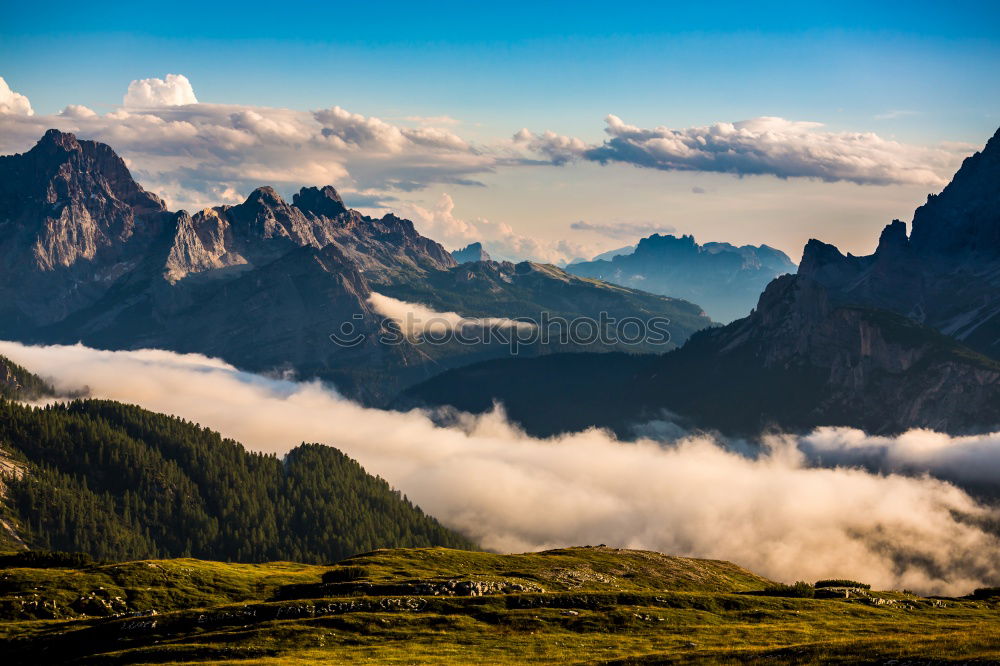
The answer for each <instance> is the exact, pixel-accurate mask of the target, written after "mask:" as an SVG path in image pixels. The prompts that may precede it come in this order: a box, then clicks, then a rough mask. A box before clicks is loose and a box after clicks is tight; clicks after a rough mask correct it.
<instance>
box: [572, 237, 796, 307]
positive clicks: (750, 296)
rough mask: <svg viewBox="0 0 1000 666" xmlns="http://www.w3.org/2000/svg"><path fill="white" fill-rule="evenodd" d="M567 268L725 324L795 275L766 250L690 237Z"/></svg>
mask: <svg viewBox="0 0 1000 666" xmlns="http://www.w3.org/2000/svg"><path fill="white" fill-rule="evenodd" d="M623 250H626V251H625V252H622V250H614V251H613V253H617V254H613V256H610V257H608V258H600V257H598V258H595V260H594V261H585V262H576V263H572V264H569V265H568V266H567V267H566V270H567V271H568V272H570V273H572V274H574V275H580V276H583V277H589V278H596V279H599V280H607V281H608V282H612V283H614V284H620V285H624V286H626V287H633V288H635V289H644V290H646V291H650V292H653V293H654V294H669V295H671V296H677V297H679V298H684V299H687V300H690V301H693V302H695V303H698V304H699V305H701V306H702V307H704V308H705V312H707V313H708V315H709V316H710V317H712V319H714V320H716V321H721V322H730V321H732V320H734V319H737V318H739V317H744V316H746V315H747V313H749V312H750V310H751V309H753V306H754V304H755V303H756V302H757V298H758V297H759V296H760V293H761V292H762V291H763V290H764V287H765V286H767V283H768V282H770V281H771V280H772V279H774V278H775V277H777V276H779V275H784V274H785V273H792V272H794V271H795V264H794V263H792V260H791V259H789V258H788V255H786V254H785V253H784V252H782V251H781V250H776V249H774V248H772V247H768V246H767V245H757V246H754V245H743V246H739V247H737V246H735V245H731V244H730V243H705V244H704V245H699V244H698V243H696V242H695V240H694V236H687V235H685V236H681V237H677V236H672V235H669V234H668V235H660V234H653V235H652V236H649V237H647V238H643V239H642V240H640V241H639V244H638V245H637V246H636V247H635V249H634V250H633V251H631V252H628V251H627V248H623Z"/></svg>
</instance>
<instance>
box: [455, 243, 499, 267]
mask: <svg viewBox="0 0 1000 666" xmlns="http://www.w3.org/2000/svg"><path fill="white" fill-rule="evenodd" d="M451 256H452V257H454V258H455V261H457V262H458V263H460V264H464V263H467V262H469V261H489V260H490V255H488V254H486V250H484V249H483V244H482V243H469V244H468V245H466V246H465V247H463V248H462V249H461V250H455V251H454V252H452V253H451Z"/></svg>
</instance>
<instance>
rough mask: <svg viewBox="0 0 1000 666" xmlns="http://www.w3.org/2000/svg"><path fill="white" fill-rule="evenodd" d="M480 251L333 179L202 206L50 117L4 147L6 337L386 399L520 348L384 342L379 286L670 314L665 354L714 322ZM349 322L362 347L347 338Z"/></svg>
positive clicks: (395, 292)
mask: <svg viewBox="0 0 1000 666" xmlns="http://www.w3.org/2000/svg"><path fill="white" fill-rule="evenodd" d="M478 259H479V260H478V261H477V262H476V263H473V264H459V263H458V262H457V261H456V259H455V258H454V257H452V255H451V254H449V253H448V252H447V251H446V250H445V249H444V248H443V247H442V246H441V245H440V244H438V243H436V242H435V241H433V240H431V239H428V238H425V237H424V236H421V235H420V234H419V233H418V232H417V231H416V229H415V228H414V225H413V223H412V222H410V221H409V220H405V219H402V218H399V217H397V216H395V215H393V214H387V215H385V216H383V217H381V218H372V217H368V216H365V215H362V214H361V213H360V212H358V211H355V210H350V209H348V208H346V207H345V205H344V203H343V201H342V200H341V198H340V196H339V195H338V193H337V192H336V190H335V189H334V188H333V187H331V186H326V187H323V188H315V187H309V188H302V189H301V190H300V191H299V192H298V193H297V194H295V196H294V197H293V198H292V201H291V203H288V202H287V201H285V200H284V199H282V197H281V196H279V195H278V193H277V192H276V191H275V190H274V189H272V188H270V187H260V188H258V189H256V190H254V191H253V192H252V193H251V194H250V196H249V197H248V198H247V200H246V201H244V202H243V203H241V204H239V205H235V206H216V207H213V208H206V209H204V210H201V211H197V212H195V213H194V214H189V213H188V212H186V211H178V212H172V211H169V210H168V209H167V207H166V205H165V203H164V202H163V200H161V199H160V198H159V197H157V196H156V195H155V194H152V193H150V192H147V191H145V190H144V189H143V188H142V187H141V186H140V185H139V184H138V183H136V182H135V181H134V180H133V179H132V177H131V175H130V173H129V171H128V168H127V167H126V165H125V163H124V162H123V161H122V159H121V158H120V157H118V156H117V155H116V154H115V153H114V151H113V150H112V149H111V148H110V147H109V146H107V145H105V144H101V143H97V142H93V141H84V140H78V139H77V138H76V137H75V136H73V135H72V134H68V133H63V132H60V131H58V130H49V131H48V132H46V134H45V135H44V136H43V137H42V138H41V140H40V141H39V142H38V143H37V145H35V147H34V148H32V149H31V150H29V151H28V152H26V153H23V154H17V155H8V156H4V157H0V337H3V338H8V339H17V340H21V341H26V342H35V343H75V342H78V341H82V342H84V343H85V344H88V345H91V346H94V347H101V348H107V349H134V348H141V347H155V348H162V349H170V350H173V351H178V352H199V353H203V354H208V355H211V356H215V357H219V358H222V359H225V360H227V361H229V362H231V363H233V364H235V365H238V366H240V367H241V368H245V369H247V370H251V371H256V372H273V371H287V370H292V371H294V372H295V373H296V374H297V375H298V376H300V377H303V378H311V377H316V378H320V379H324V380H328V381H332V382H333V383H334V384H335V385H336V386H337V388H338V389H339V390H341V391H342V392H344V393H345V394H347V395H350V396H352V397H355V398H358V399H361V400H363V401H365V402H367V403H369V404H383V403H385V402H386V401H388V400H389V399H391V397H392V396H394V395H395V394H396V393H397V391H398V390H400V389H401V388H404V387H406V386H408V385H410V384H413V383H415V382H417V381H420V380H423V379H427V378H428V377H431V376H433V375H434V374H436V373H438V372H440V371H442V370H445V369H447V368H449V367H455V366H457V365H461V364H463V363H468V362H471V361H475V360H482V359H486V358H493V357H498V356H500V355H506V354H508V353H509V352H508V349H507V346H505V345H501V344H488V343H485V342H484V343H482V344H472V345H470V344H461V345H457V344H449V345H438V346H432V345H424V344H418V342H419V341H416V340H413V339H409V338H408V339H407V340H404V341H402V342H401V343H400V344H392V345H389V344H384V343H383V342H382V341H380V339H379V336H380V334H381V333H383V332H385V330H386V317H385V316H384V315H383V314H382V313H380V312H379V311H378V310H377V309H376V308H375V306H374V305H373V303H372V300H371V299H372V295H373V294H375V293H377V294H380V295H383V296H387V297H390V298H396V299H404V300H407V301H410V302H414V303H419V304H421V305H425V306H428V307H432V308H435V309H436V310H439V311H442V312H458V313H460V314H461V315H462V316H465V317H474V318H514V317H530V318H533V319H536V320H537V319H538V318H540V316H541V312H543V311H550V312H559V313H561V314H563V315H566V316H568V317H570V318H573V317H591V318H597V317H598V316H599V313H600V312H603V311H613V312H616V313H618V315H619V316H637V317H642V318H644V319H645V318H648V317H651V316H656V317H663V318H666V319H669V320H670V326H669V328H670V337H671V341H670V342H667V343H666V344H665V345H661V346H659V347H655V349H659V350H661V351H662V350H663V349H666V348H671V347H673V346H676V344H679V343H683V341H684V340H686V339H687V338H688V337H689V336H690V335H691V334H692V333H693V332H694V331H696V330H699V329H702V328H705V327H707V326H709V325H711V323H712V322H711V320H710V319H709V318H708V317H707V316H706V315H705V314H704V313H703V312H702V309H701V307H700V306H698V305H695V304H692V303H689V302H687V301H684V300H681V299H677V298H671V297H666V296H658V295H653V294H648V293H646V292H642V291H639V290H635V289H623V288H620V287H616V286H611V285H608V284H605V283H601V282H599V281H594V280H590V279H585V278H579V277H575V276H572V275H570V274H568V273H566V272H564V271H562V270H560V269H558V268H556V267H554V266H550V265H544V264H537V263H531V262H521V263H518V264H513V263H510V262H493V261H482V259H484V257H483V256H482V253H481V254H480V256H479V257H478ZM345 330H346V331H349V332H351V334H352V335H354V336H360V339H361V342H360V343H358V344H355V345H353V346H343V345H338V344H334V342H333V340H332V339H331V334H336V333H337V332H338V331H340V332H343V331H345ZM615 347H616V345H610V346H609V347H608V348H615ZM572 348H573V347H572V346H566V345H560V344H559V343H558V342H555V343H553V344H549V345H542V344H534V345H527V346H526V347H525V348H524V349H523V350H522V351H523V352H524V353H525V354H527V355H533V354H540V353H546V352H549V351H558V350H560V349H562V350H567V349H572ZM631 349H633V350H636V351H650V350H651V349H648V348H641V347H640V348H636V347H634V346H633V347H631Z"/></svg>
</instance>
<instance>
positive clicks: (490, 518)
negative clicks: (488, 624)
mask: <svg viewBox="0 0 1000 666" xmlns="http://www.w3.org/2000/svg"><path fill="white" fill-rule="evenodd" d="M0 354H4V355H6V356H9V357H10V358H11V359H12V360H14V361H15V362H17V363H19V364H21V365H24V366H26V367H28V368H30V369H32V370H34V371H36V372H39V373H41V374H42V375H44V376H46V377H50V378H52V380H53V381H54V382H55V384H56V385H57V386H58V387H59V388H61V389H65V390H70V389H79V388H80V387H83V386H89V387H90V389H91V391H92V393H93V395H95V396H100V397H107V398H111V399H117V400H123V401H126V402H133V403H138V404H140V405H143V406H145V407H147V408H150V409H154V410H156V411H161V412H166V413H171V414H177V415H181V416H183V417H185V418H187V419H192V420H194V421H197V422H200V423H201V424H203V425H206V426H209V427H211V428H214V429H217V430H219V431H221V432H222V433H224V434H226V435H227V436H231V437H234V438H236V439H238V440H241V441H242V442H244V443H245V444H246V445H247V446H248V447H250V448H251V449H254V450H259V451H269V452H277V453H283V452H285V451H288V450H289V449H290V448H292V447H293V446H295V445H297V444H298V443H299V442H301V441H319V442H325V443H328V444H331V445H335V446H337V447H339V448H340V449H342V450H343V451H344V452H346V453H347V454H348V455H350V456H352V457H354V458H356V459H357V460H359V461H360V462H361V463H362V464H363V465H364V466H365V467H366V468H367V469H368V470H369V471H370V472H372V473H376V474H379V475H381V476H382V477H384V478H386V479H387V480H388V481H389V482H390V483H392V484H393V485H394V486H395V487H397V488H399V489H400V490H402V491H403V492H405V493H406V494H407V495H408V496H409V497H410V498H411V499H413V500H415V501H416V502H417V503H418V504H420V506H422V507H423V508H424V509H425V510H427V511H429V512H430V513H432V514H433V515H435V516H437V517H438V518H440V519H441V520H442V521H443V522H444V523H446V524H447V525H449V526H451V527H453V528H456V529H459V530H461V531H462V532H464V533H466V534H468V535H469V536H471V537H473V538H475V539H477V540H479V541H480V542H481V543H482V544H483V545H484V546H486V547H488V548H492V549H497V550H500V551H523V550H529V549H536V548H545V547H553V546H564V545H578V544H596V543H606V544H609V545H614V546H623V547H632V548H649V549H655V550H660V551H663V552H667V553H673V554H678V555H690V556H700V557H712V558H722V559H728V560H733V561H735V562H738V563H739V564H741V565H743V566H746V567H749V568H750V569H753V570H755V571H758V572H759V573H761V574H764V575H766V576H769V577H772V578H776V579H779V580H784V581H792V580H796V579H806V580H816V579H818V578H824V577H834V576H836V577H841V576H844V577H851V578H860V579H862V580H865V581H868V582H870V583H872V584H873V585H875V586H876V587H878V588H910V589H914V590H919V591H923V592H925V593H931V592H940V593H964V592H967V591H969V590H971V589H972V588H974V587H976V586H981V585H984V584H996V583H997V582H1000V562H998V560H997V558H996V557H995V554H996V553H997V549H998V546H1000V543H998V540H997V538H996V537H995V536H994V535H993V534H991V533H989V532H988V531H987V530H986V529H985V528H984V527H983V525H985V524H987V523H988V522H989V521H991V520H995V519H996V517H997V515H996V512H995V511H993V510H991V509H988V508H986V507H984V506H982V505H980V504H978V503H977V502H976V501H974V500H973V499H972V498H970V496H969V495H967V494H966V493H964V492H963V491H961V490H959V489H958V488H956V487H955V486H953V485H950V484H947V483H944V482H941V481H938V480H935V479H933V478H930V477H927V476H919V477H908V476H902V475H898V474H889V475H878V474H873V473H871V472H867V471H864V470H861V469H845V468H835V469H828V468H817V467H811V466H810V465H809V463H808V461H807V458H806V455H805V454H804V453H803V452H802V451H801V450H800V448H799V445H798V444H799V443H798V442H797V441H796V440H795V438H792V437H772V438H769V439H768V440H767V441H766V442H765V443H764V449H763V452H762V453H761V454H760V455H758V456H756V457H750V456H745V455H740V454H739V453H736V452H734V451H732V450H729V449H727V448H725V447H723V446H721V445H720V444H719V443H718V442H716V441H713V440H711V439H709V438H706V437H687V438H682V439H680V440H678V441H676V442H674V443H673V444H670V445H664V444H660V443H657V442H654V441H651V440H641V441H638V442H635V443H621V442H617V441H615V440H614V439H613V438H611V437H610V436H609V435H608V434H606V433H603V432H599V431H588V432H583V433H577V434H573V435H567V436H563V437H559V438H555V439H550V440H538V439H534V438H531V437H528V436H526V435H525V434H524V433H522V432H520V431H518V430H517V429H516V428H513V427H512V426H511V425H510V424H509V423H507V422H506V420H505V419H504V418H503V415H502V413H500V412H494V413H491V414H487V415H484V416H481V417H472V416H468V415H459V416H458V417H457V418H456V419H454V426H452V427H441V426H439V425H436V424H435V422H434V420H433V419H432V418H430V417H429V415H427V414H425V413H422V412H417V411H414V412H409V413H405V414H404V413H395V412H383V411H379V410H373V409H366V408H363V407H360V406H358V405H356V404H354V403H351V402H349V401H347V400H345V399H343V398H341V397H340V396H339V395H337V394H336V393H335V392H334V391H332V390H330V389H329V388H324V387H323V386H321V385H320V384H318V383H295V382H292V381H287V380H278V379H269V378H265V377H261V376H257V375H252V374H248V373H244V372H240V371H238V370H236V369H234V368H232V367H231V366H229V365H227V364H225V363H223V362H221V361H218V360H214V359H209V358H205V357H202V356H197V355H178V354H173V353H169V352H164V351H150V350H146V351H132V352H107V351H96V350H92V349H87V348H84V347H82V346H73V347H26V346H24V345H21V344H18V343H11V342H3V343H0ZM913 437H920V435H913ZM993 438H994V440H995V441H996V442H1000V435H998V436H993ZM991 456H992V458H993V459H998V458H1000V446H998V445H997V444H994V445H993V447H992V453H991Z"/></svg>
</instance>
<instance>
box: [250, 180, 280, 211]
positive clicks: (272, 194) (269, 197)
mask: <svg viewBox="0 0 1000 666" xmlns="http://www.w3.org/2000/svg"><path fill="white" fill-rule="evenodd" d="M240 205H242V206H257V207H261V206H264V207H268V208H273V207H275V206H287V205H288V203H287V202H286V201H285V200H284V199H282V198H281V195H280V194H278V192H277V190H275V189H274V188H273V187H271V186H270V185H262V186H260V187H258V188H257V189H255V190H254V191H253V192H251V193H250V196H248V197H247V200H246V201H244V202H243V203H242V204H240Z"/></svg>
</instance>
